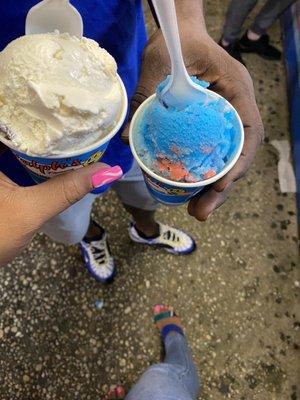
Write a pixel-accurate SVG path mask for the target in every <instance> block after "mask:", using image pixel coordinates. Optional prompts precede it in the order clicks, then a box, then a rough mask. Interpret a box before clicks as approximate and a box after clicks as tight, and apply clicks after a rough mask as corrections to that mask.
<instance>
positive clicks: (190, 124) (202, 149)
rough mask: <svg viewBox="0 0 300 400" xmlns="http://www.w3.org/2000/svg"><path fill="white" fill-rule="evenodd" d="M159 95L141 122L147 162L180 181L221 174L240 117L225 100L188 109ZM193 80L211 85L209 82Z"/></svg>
mask: <svg viewBox="0 0 300 400" xmlns="http://www.w3.org/2000/svg"><path fill="white" fill-rule="evenodd" d="M168 79H169V78H167V79H166V80H165V81H164V82H162V83H161V84H160V85H159V86H158V88H157V92H156V94H157V97H156V99H155V100H154V101H153V102H152V103H150V105H149V107H147V108H146V109H145V110H144V113H143V116H142V118H141V120H140V122H139V131H140V134H139V136H138V138H137V139H136V143H135V145H136V149H137V153H138V155H139V157H140V158H141V160H142V161H143V163H144V164H145V165H146V166H147V167H148V168H150V169H151V170H152V171H153V172H155V173H156V174H158V175H160V176H162V177H165V178H167V179H170V180H172V181H176V182H199V181H203V180H205V179H208V178H211V177H213V176H214V175H216V174H218V173H219V172H220V171H221V170H222V169H223V167H224V165H225V164H226V161H227V160H228V157H229V155H230V154H231V147H232V143H233V136H234V130H235V126H236V122H235V121H236V116H235V114H234V112H233V110H232V109H230V108H229V105H227V104H226V102H225V100H223V99H217V100H215V101H212V102H210V103H209V104H206V105H203V104H198V103H193V104H191V105H190V106H188V107H187V108H185V109H184V110H177V109H175V108H172V107H169V108H167V107H165V106H164V105H163V104H162V103H161V102H160V101H159V99H160V93H161V91H162V89H163V88H164V87H165V85H166V84H167V82H168ZM193 80H194V81H195V82H196V83H198V84H199V85H202V86H203V87H207V86H208V84H207V83H206V82H202V81H199V80H198V79H196V78H193Z"/></svg>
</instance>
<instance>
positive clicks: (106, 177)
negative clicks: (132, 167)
mask: <svg viewBox="0 0 300 400" xmlns="http://www.w3.org/2000/svg"><path fill="white" fill-rule="evenodd" d="M122 176H123V171H122V168H121V167H119V166H118V165H116V166H115V167H110V168H104V169H101V170H100V171H98V172H96V173H95V174H94V175H93V176H92V183H93V186H94V188H99V187H101V186H104V185H107V184H109V183H112V182H114V181H117V180H118V179H120V178H121V177H122Z"/></svg>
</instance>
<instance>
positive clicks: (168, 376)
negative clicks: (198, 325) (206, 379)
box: [126, 333, 199, 400]
mask: <svg viewBox="0 0 300 400" xmlns="http://www.w3.org/2000/svg"><path fill="white" fill-rule="evenodd" d="M165 349H166V358H165V361H164V363H161V364H157V365H153V366H152V367H150V368H148V369H147V371H146V372H145V373H144V374H143V375H142V377H141V379H140V380H139V381H138V382H137V384H136V385H135V386H134V387H133V388H132V389H131V391H130V392H129V394H128V395H127V396H126V400H168V399H172V400H195V399H196V396H197V393H198V391H199V378H198V375H197V371H196V368H195V365H194V363H193V359H192V356H191V354H190V351H189V348H188V345H187V343H186V340H185V338H184V337H183V336H182V335H180V334H178V333H175V334H171V335H168V336H167V338H166V341H165Z"/></svg>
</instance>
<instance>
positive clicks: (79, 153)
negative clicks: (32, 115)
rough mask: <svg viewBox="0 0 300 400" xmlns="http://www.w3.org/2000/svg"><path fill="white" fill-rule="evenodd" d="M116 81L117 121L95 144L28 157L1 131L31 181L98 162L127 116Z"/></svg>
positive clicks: (124, 98) (0, 134)
mask: <svg viewBox="0 0 300 400" xmlns="http://www.w3.org/2000/svg"><path fill="white" fill-rule="evenodd" d="M118 79H119V82H120V86H121V91H122V99H123V105H122V110H121V112H120V116H119V119H118V121H117V123H116V124H115V126H114V127H113V128H112V129H111V131H110V132H108V133H107V134H106V135H105V136H103V137H101V138H100V139H99V140H98V141H97V142H96V143H94V144H92V145H89V146H87V147H85V148H82V149H80V150H75V151H70V152H66V153H64V154H63V155H54V156H47V157H38V156H36V155H30V154H28V153H23V152H22V151H20V150H18V148H16V147H15V146H14V145H13V143H12V142H11V140H9V139H7V138H6V137H5V134H4V133H3V132H1V131H0V141H1V142H2V143H4V144H5V145H6V146H7V147H9V148H10V149H11V151H12V152H13V153H14V155H15V156H16V158H17V159H18V160H19V161H20V163H21V164H22V165H23V166H24V167H25V168H26V169H27V171H28V172H29V174H30V175H31V177H32V178H33V180H34V181H35V182H37V183H41V182H43V181H45V180H47V179H49V178H52V177H54V176H57V175H59V174H62V173H65V172H68V171H71V170H74V169H78V168H82V167H86V166H87V165H89V164H92V163H95V162H98V161H100V160H101V158H102V157H103V155H104V153H105V151H106V149H107V147H108V145H109V142H110V141H111V139H112V138H113V137H114V136H115V135H116V134H117V133H118V132H119V130H120V129H121V127H122V125H123V123H124V121H125V118H126V116H127V111H128V99H127V93H126V89H125V86H124V84H123V82H122V80H121V78H120V77H119V76H118ZM99 136H100V133H99Z"/></svg>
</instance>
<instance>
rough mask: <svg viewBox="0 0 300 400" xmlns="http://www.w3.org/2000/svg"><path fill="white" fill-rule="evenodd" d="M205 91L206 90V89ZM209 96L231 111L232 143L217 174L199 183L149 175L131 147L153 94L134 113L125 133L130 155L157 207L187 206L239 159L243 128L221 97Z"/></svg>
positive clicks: (233, 109)
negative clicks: (140, 171) (233, 119)
mask: <svg viewBox="0 0 300 400" xmlns="http://www.w3.org/2000/svg"><path fill="white" fill-rule="evenodd" d="M206 90H208V89H206ZM208 91H209V92H210V94H211V95H212V96H213V97H215V98H216V99H223V100H225V101H226V103H227V105H228V106H229V107H230V109H231V110H232V111H233V113H234V115H235V117H236V121H235V127H234V128H235V129H234V135H233V141H232V147H231V151H230V154H229V157H228V159H227V160H226V163H225V166H224V168H223V169H222V171H220V172H219V173H218V174H216V175H214V176H213V177H211V178H209V179H205V180H203V181H199V182H194V183H186V182H174V181H171V180H169V179H166V178H164V177H162V176H160V175H157V174H156V173H155V172H153V171H152V170H151V169H150V168H149V167H147V165H145V164H144V163H143V161H142V160H141V158H140V157H139V155H138V152H137V149H136V147H135V141H136V138H137V137H138V135H140V134H141V130H140V129H139V125H140V121H141V119H142V117H143V114H144V111H145V110H146V108H147V107H149V105H150V104H151V103H152V102H153V101H154V100H155V99H156V94H153V95H152V96H150V97H149V98H148V99H147V100H146V101H145V102H144V103H143V104H142V105H141V106H140V107H139V108H138V110H137V111H136V113H135V114H134V116H133V119H132V121H131V124H130V132H129V142H130V147H131V151H132V154H133V156H134V158H135V159H136V161H137V162H138V164H139V166H140V167H141V169H142V172H143V175H144V179H145V183H146V186H147V188H148V190H149V192H150V194H151V195H152V196H153V197H154V199H155V200H157V201H159V202H160V203H163V204H167V205H173V206H176V205H181V204H184V203H186V202H188V201H189V200H190V199H191V198H192V197H194V196H196V195H197V194H198V193H199V192H201V190H203V189H204V188H205V187H207V186H208V185H211V184H212V183H214V182H216V181H218V180H219V179H221V178H222V177H223V176H224V175H226V174H227V173H228V172H229V171H230V170H231V169H232V168H233V167H234V165H235V164H236V162H237V160H238V159H239V157H240V155H241V152H242V149H243V145H244V127H243V123H242V121H241V118H240V116H239V115H238V113H237V111H236V109H235V108H234V107H233V106H232V105H231V104H230V103H229V102H228V101H227V100H226V99H224V98H223V97H222V96H220V95H218V94H217V93H215V92H212V91H211V90H208Z"/></svg>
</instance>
